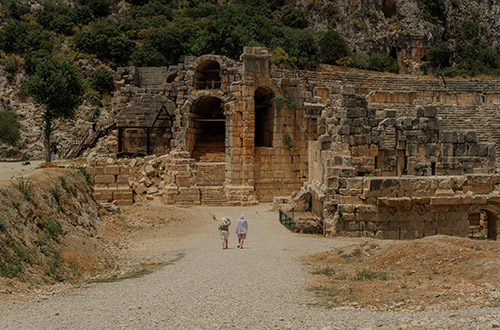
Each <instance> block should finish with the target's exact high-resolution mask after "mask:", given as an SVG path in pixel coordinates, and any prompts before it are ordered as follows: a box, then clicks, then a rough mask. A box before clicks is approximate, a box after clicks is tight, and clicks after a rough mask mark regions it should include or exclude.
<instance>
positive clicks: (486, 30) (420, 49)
mask: <svg viewBox="0 0 500 330" xmlns="http://www.w3.org/2000/svg"><path fill="white" fill-rule="evenodd" d="M428 2H432V1H428ZM433 2H434V3H435V4H439V3H442V4H443V7H442V10H435V11H434V13H432V12H430V11H429V9H428V8H427V7H426V5H425V3H424V1H423V0H397V1H396V0H370V1H360V0H354V1H352V0H339V1H307V0H298V1H295V4H296V5H297V6H299V7H301V8H303V9H304V10H306V11H307V13H308V15H307V16H308V17H309V23H310V26H311V27H312V28H313V30H315V31H324V30H328V29H335V30H337V31H338V32H339V33H340V34H342V36H344V37H345V38H346V40H347V41H348V43H349V45H350V46H351V48H352V49H353V50H356V51H364V52H366V53H371V52H381V53H384V54H386V55H391V56H394V57H396V56H397V58H398V60H399V64H400V66H401V68H402V71H403V72H413V71H415V70H417V69H418V68H419V66H420V64H421V60H422V59H423V57H424V56H425V50H426V49H428V48H429V47H431V46H432V45H433V44H434V43H435V42H436V41H437V40H441V39H443V38H444V37H446V39H447V41H448V42H449V44H450V45H455V44H457V43H460V42H461V39H460V36H459V34H458V33H457V32H458V31H461V29H462V26H463V23H464V22H465V21H467V20H468V21H474V22H476V23H478V26H479V33H480V36H481V38H483V39H485V40H488V43H489V46H493V47H495V46H496V45H497V44H498V41H499V40H500V32H499V31H500V21H499V20H498V19H497V18H498V15H499V13H500V4H498V3H497V2H495V1H465V0H440V1H433ZM433 14H434V16H435V15H436V14H439V16H441V17H433Z"/></svg>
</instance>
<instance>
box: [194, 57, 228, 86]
mask: <svg viewBox="0 0 500 330" xmlns="http://www.w3.org/2000/svg"><path fill="white" fill-rule="evenodd" d="M221 83H222V81H221V77H220V65H219V62H217V61H214V60H206V61H203V62H201V63H200V65H198V67H197V68H196V72H195V74H194V88H195V89H220V86H221Z"/></svg>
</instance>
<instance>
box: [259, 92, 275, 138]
mask: <svg viewBox="0 0 500 330" xmlns="http://www.w3.org/2000/svg"><path fill="white" fill-rule="evenodd" d="M273 96H274V94H273V91H272V90H271V89H270V88H266V87H259V88H257V89H256V90H255V94H254V105H255V146H256V147H272V146H273V131H274V113H273V106H272V102H271V100H272V98H273Z"/></svg>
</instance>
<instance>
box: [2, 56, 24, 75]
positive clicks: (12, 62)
mask: <svg viewBox="0 0 500 330" xmlns="http://www.w3.org/2000/svg"><path fill="white" fill-rule="evenodd" d="M1 64H2V66H3V68H4V69H5V71H7V72H8V73H10V74H12V75H14V74H16V73H17V71H19V67H20V65H21V61H20V60H19V58H18V57H17V56H9V57H7V58H5V59H4V60H3V61H2V62H1Z"/></svg>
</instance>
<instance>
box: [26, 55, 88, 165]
mask: <svg viewBox="0 0 500 330" xmlns="http://www.w3.org/2000/svg"><path fill="white" fill-rule="evenodd" d="M23 88H24V89H25V90H26V92H27V93H28V94H29V95H31V96H32V97H33V100H34V101H35V103H36V104H37V106H38V107H39V109H40V111H41V115H42V118H43V124H42V125H43V132H44V138H45V160H46V161H47V162H50V160H51V157H50V156H51V155H50V136H51V134H52V131H53V127H52V122H53V120H54V119H57V118H71V117H73V115H74V113H75V109H76V108H77V107H78V106H79V105H80V104H81V103H82V100H83V94H84V87H83V79H82V77H81V74H80V72H79V71H78V69H77V68H76V67H75V65H74V64H73V62H72V61H71V60H69V59H63V58H57V57H52V58H49V59H44V60H40V61H39V62H38V63H37V65H36V70H35V73H34V75H32V76H31V77H29V78H28V79H26V80H25V81H24V83H23Z"/></svg>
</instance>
